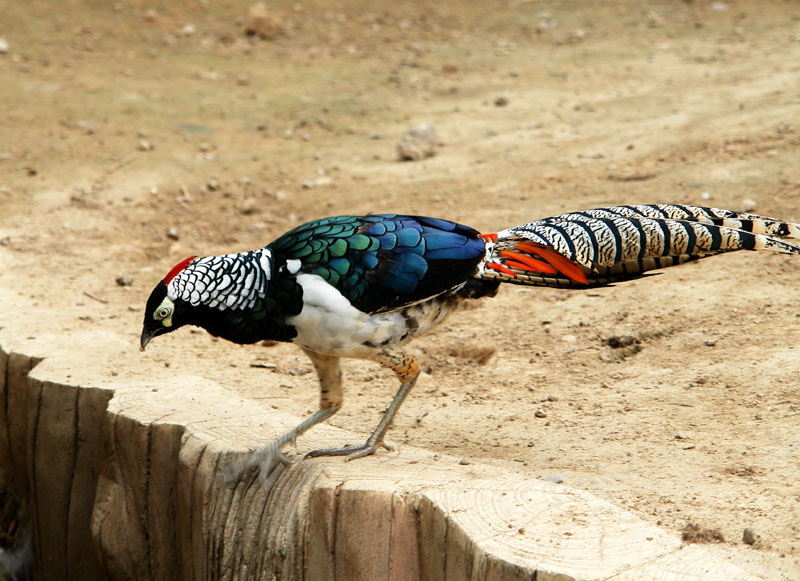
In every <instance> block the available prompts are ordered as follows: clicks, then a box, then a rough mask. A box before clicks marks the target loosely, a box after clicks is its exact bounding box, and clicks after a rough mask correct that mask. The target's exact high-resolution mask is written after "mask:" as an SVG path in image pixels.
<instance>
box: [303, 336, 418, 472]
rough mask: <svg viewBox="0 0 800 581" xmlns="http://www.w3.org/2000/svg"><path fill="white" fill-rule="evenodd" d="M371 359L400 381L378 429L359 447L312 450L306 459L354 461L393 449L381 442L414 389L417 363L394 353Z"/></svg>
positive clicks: (381, 353)
mask: <svg viewBox="0 0 800 581" xmlns="http://www.w3.org/2000/svg"><path fill="white" fill-rule="evenodd" d="M372 359H373V361H377V362H378V363H380V364H381V365H383V366H384V367H388V368H389V369H391V370H392V371H394V373H395V375H397V378H398V379H399V380H400V388H399V389H398V390H397V393H396V394H395V396H394V399H393V400H392V403H391V404H389V407H388V408H387V409H386V411H385V412H384V414H383V417H382V418H381V421H380V422H379V423H378V427H376V428H375V431H374V432H372V435H371V436H370V437H369V438H367V441H366V442H365V443H363V444H361V445H360V446H346V447H343V448H326V449H323V450H314V451H313V452H309V453H308V454H306V458H308V457H309V456H310V457H314V456H344V455H347V458H346V459H345V460H354V459H356V458H361V457H362V456H369V455H370V454H374V453H375V450H377V449H378V446H383V447H384V448H386V449H388V450H392V449H393V447H392V446H391V445H389V444H387V443H385V442H384V441H383V437H384V436H385V435H386V431H387V430H388V429H389V426H390V425H391V424H392V420H393V419H394V416H395V414H396V413H397V410H399V409H400V406H401V405H403V401H404V400H405V399H406V396H407V395H408V392H409V391H411V388H412V387H414V384H415V383H416V382H417V377H418V376H419V363H418V362H417V360H416V359H414V358H413V357H411V356H410V355H405V354H403V353H396V352H394V351H381V352H379V353H378V354H377V355H375V356H373V357H372Z"/></svg>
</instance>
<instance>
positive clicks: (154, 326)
mask: <svg viewBox="0 0 800 581" xmlns="http://www.w3.org/2000/svg"><path fill="white" fill-rule="evenodd" d="M178 303H179V304H176V302H175V301H173V300H172V299H170V298H169V297H168V296H167V285H166V284H165V283H164V281H163V280H162V281H161V282H160V283H158V284H157V285H156V288H154V289H153V292H152V293H150V298H149V299H147V307H146V308H145V312H144V326H143V328H142V339H141V346H142V350H144V348H145V347H147V344H148V343H149V342H150V340H151V339H152V338H153V337H155V336H157V335H163V334H164V333H169V332H170V331H174V330H175V329H177V328H179V327H182V326H183V325H185V324H186V322H185V321H183V320H182V317H181V312H180V311H181V308H180V301H178Z"/></svg>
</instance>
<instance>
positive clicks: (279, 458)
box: [225, 444, 291, 483]
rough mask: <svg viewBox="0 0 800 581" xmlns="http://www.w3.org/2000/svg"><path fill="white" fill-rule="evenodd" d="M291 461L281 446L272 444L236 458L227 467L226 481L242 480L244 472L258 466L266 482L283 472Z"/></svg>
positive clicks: (262, 478) (263, 480) (260, 474)
mask: <svg viewBox="0 0 800 581" xmlns="http://www.w3.org/2000/svg"><path fill="white" fill-rule="evenodd" d="M289 464H291V461H290V460H289V459H288V458H286V456H284V455H283V453H282V452H281V449H280V447H279V446H277V445H275V444H270V445H269V446H266V447H265V448H263V449H261V450H256V451H254V452H251V453H250V455H249V456H246V457H244V458H239V459H237V460H234V461H233V462H231V463H230V464H228V466H227V467H226V468H225V480H226V482H235V481H238V480H241V478H242V474H244V473H245V472H246V471H247V470H249V469H250V468H258V472H259V476H260V478H261V482H264V483H266V481H267V479H268V478H269V477H270V476H272V475H273V474H275V475H276V476H277V475H279V474H280V473H281V472H283V470H284V468H286V467H287V466H288V465H289Z"/></svg>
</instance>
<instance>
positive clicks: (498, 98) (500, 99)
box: [494, 97, 508, 107]
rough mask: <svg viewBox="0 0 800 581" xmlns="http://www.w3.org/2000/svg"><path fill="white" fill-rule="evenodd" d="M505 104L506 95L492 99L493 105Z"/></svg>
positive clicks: (503, 105)
mask: <svg viewBox="0 0 800 581" xmlns="http://www.w3.org/2000/svg"><path fill="white" fill-rule="evenodd" d="M506 105H508V98H507V97H497V99H495V100H494V106H495V107H505V106H506Z"/></svg>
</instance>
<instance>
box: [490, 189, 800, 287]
mask: <svg viewBox="0 0 800 581" xmlns="http://www.w3.org/2000/svg"><path fill="white" fill-rule="evenodd" d="M482 236H483V238H484V239H485V240H486V247H487V250H486V258H485V260H484V262H483V263H482V264H481V265H480V266H479V273H478V278H484V279H499V280H500V281H502V282H511V283H516V284H524V285H535V286H556V287H567V288H587V287H596V286H603V285H607V284H611V283H614V282H620V281H623V280H630V279H634V278H639V277H641V276H645V273H647V272H648V271H651V270H655V269H658V268H665V267H668V266H674V265H677V264H683V263H685V262H690V261H693V260H698V259H700V258H705V257H708V256H713V255H716V254H721V253H723V252H732V251H736V250H769V251H772V252H779V253H783V254H800V244H798V243H797V242H794V241H800V224H792V223H789V222H785V221H782V220H777V219H774V218H767V217H764V216H757V215H755V214H747V213H744V212H734V211H731V210H721V209H717V208H703V207H699V206H681V205H672V204H647V205H635V206H613V207H609V208H598V209H594V210H585V211H582V212H573V213H569V214H562V215H559V216H553V217H551V218H544V219H541V220H536V221H534V222H528V223H527V224H523V225H521V226H515V227H513V228H509V229H507V230H503V231H501V232H497V233H496V234H484V235H482Z"/></svg>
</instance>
